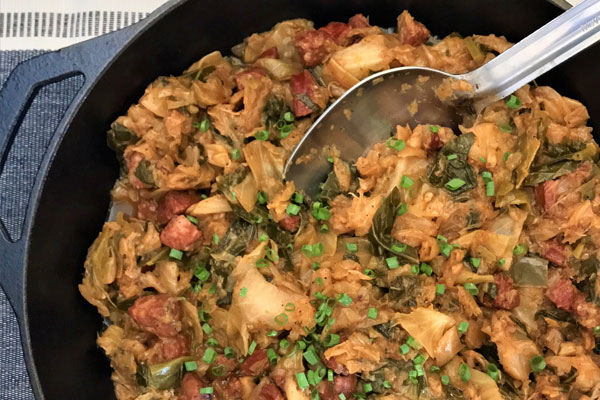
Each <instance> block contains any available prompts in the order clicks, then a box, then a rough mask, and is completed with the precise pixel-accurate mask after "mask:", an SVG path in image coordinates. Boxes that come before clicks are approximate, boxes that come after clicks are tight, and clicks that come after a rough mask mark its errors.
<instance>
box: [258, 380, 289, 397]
mask: <svg viewBox="0 0 600 400" xmlns="http://www.w3.org/2000/svg"><path fill="white" fill-rule="evenodd" d="M258 399H259V400H283V394H281V392H280V391H279V389H277V386H275V385H273V384H272V383H266V384H264V385H263V386H262V387H261V388H260V392H259V393H258Z"/></svg>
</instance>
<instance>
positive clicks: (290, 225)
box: [279, 215, 300, 232]
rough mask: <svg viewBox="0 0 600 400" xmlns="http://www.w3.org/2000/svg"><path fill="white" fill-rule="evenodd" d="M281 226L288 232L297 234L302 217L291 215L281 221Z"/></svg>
mask: <svg viewBox="0 0 600 400" xmlns="http://www.w3.org/2000/svg"><path fill="white" fill-rule="evenodd" d="M279 226H281V227H282V228H283V229H285V230H286V231H290V232H296V230H297V229H298V226H300V217H299V216H297V215H290V216H288V217H285V218H284V219H282V220H281V221H279Z"/></svg>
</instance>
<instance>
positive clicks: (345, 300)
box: [337, 293, 352, 307]
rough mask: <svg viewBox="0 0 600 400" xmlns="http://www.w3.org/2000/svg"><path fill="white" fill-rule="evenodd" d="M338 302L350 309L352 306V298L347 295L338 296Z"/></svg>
mask: <svg viewBox="0 0 600 400" xmlns="http://www.w3.org/2000/svg"><path fill="white" fill-rule="evenodd" d="M337 301H338V302H339V303H340V304H341V305H343V306H346V307H348V306H349V305H350V304H352V297H350V296H348V295H347V294H346V293H340V294H338V295H337Z"/></svg>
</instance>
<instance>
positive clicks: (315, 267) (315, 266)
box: [312, 261, 321, 271]
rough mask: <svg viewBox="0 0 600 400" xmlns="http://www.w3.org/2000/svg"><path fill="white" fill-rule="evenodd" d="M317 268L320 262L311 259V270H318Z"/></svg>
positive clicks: (319, 266)
mask: <svg viewBox="0 0 600 400" xmlns="http://www.w3.org/2000/svg"><path fill="white" fill-rule="evenodd" d="M319 268H321V264H319V262H318V261H313V263H312V269H313V271H318V270H319Z"/></svg>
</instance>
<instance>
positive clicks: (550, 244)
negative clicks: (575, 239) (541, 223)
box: [540, 240, 567, 267]
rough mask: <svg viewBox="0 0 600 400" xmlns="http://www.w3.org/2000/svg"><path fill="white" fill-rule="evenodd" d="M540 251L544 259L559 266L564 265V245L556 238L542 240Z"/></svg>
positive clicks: (565, 259)
mask: <svg viewBox="0 0 600 400" xmlns="http://www.w3.org/2000/svg"><path fill="white" fill-rule="evenodd" d="M540 251H541V253H542V257H544V258H545V259H546V260H548V261H550V262H552V263H554V264H556V265H559V266H561V267H566V265H567V263H566V261H567V258H566V256H565V247H564V246H563V245H562V244H560V243H558V242H557V241H556V240H546V241H545V242H543V243H542V245H541V247H540Z"/></svg>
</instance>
